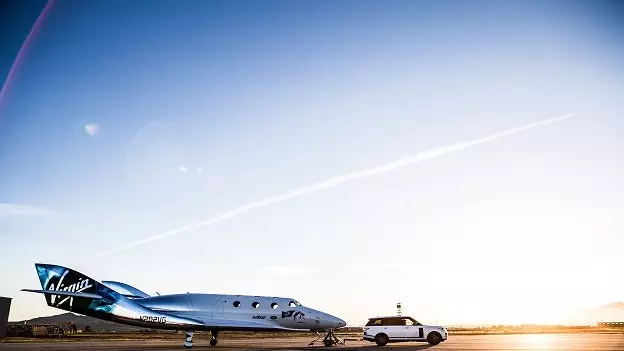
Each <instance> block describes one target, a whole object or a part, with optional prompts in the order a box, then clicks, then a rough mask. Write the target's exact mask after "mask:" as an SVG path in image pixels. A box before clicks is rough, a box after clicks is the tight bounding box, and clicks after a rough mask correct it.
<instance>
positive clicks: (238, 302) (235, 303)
mask: <svg viewBox="0 0 624 351" xmlns="http://www.w3.org/2000/svg"><path fill="white" fill-rule="evenodd" d="M232 305H233V306H234V307H238V306H240V301H234V303H232Z"/></svg>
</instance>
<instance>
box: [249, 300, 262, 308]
mask: <svg viewBox="0 0 624 351" xmlns="http://www.w3.org/2000/svg"><path fill="white" fill-rule="evenodd" d="M258 306H260V303H258V302H255V301H254V302H253V303H252V304H251V307H253V308H258Z"/></svg>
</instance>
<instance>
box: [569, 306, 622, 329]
mask: <svg viewBox="0 0 624 351" xmlns="http://www.w3.org/2000/svg"><path fill="white" fill-rule="evenodd" d="M568 319H569V323H570V324H577V325H595V324H597V323H599V322H624V302H615V303H610V304H608V305H604V306H598V307H593V308H586V309H582V310H579V311H576V312H574V313H572V314H571V315H570V316H569V318H568Z"/></svg>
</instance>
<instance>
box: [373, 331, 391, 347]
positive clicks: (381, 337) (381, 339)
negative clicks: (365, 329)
mask: <svg viewBox="0 0 624 351" xmlns="http://www.w3.org/2000/svg"><path fill="white" fill-rule="evenodd" d="M375 342H376V343H377V345H379V346H384V345H385V344H387V343H388V335H386V334H383V333H381V334H377V335H375Z"/></svg>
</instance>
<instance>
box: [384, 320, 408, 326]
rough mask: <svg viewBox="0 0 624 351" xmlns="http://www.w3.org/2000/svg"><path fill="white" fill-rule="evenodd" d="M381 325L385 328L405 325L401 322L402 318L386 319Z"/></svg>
mask: <svg viewBox="0 0 624 351" xmlns="http://www.w3.org/2000/svg"><path fill="white" fill-rule="evenodd" d="M382 325H386V326H390V325H392V326H395V325H405V323H404V322H403V318H386V319H385V320H384V321H383V324H382Z"/></svg>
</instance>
